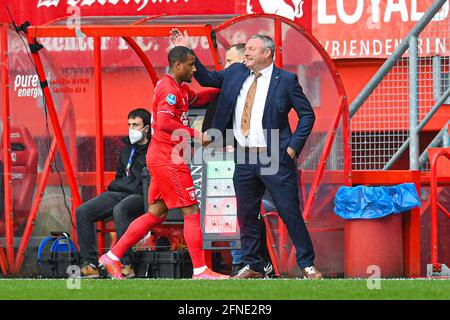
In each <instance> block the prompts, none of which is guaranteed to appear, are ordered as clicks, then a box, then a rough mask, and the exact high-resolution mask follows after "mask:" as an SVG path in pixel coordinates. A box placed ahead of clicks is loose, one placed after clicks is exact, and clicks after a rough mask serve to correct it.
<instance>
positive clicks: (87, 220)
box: [76, 191, 145, 265]
mask: <svg viewBox="0 0 450 320" xmlns="http://www.w3.org/2000/svg"><path fill="white" fill-rule="evenodd" d="M144 210H145V209H144V198H143V196H142V195H139V194H130V193H126V192H115V191H106V192H103V193H101V194H99V195H98V196H97V197H95V198H92V199H91V200H89V201H86V202H85V203H83V204H82V205H80V206H79V207H78V208H77V210H76V213H77V233H78V245H79V247H80V256H81V261H82V262H87V263H92V264H94V265H98V252H97V245H96V222H98V221H102V220H106V219H108V218H110V217H113V219H114V224H115V227H116V234H117V240H119V239H120V238H121V237H122V235H123V234H124V233H125V231H126V230H127V228H128V226H129V225H130V223H131V222H133V220H134V219H136V218H137V217H139V216H141V215H142V214H144V213H145V211H144ZM121 262H122V264H124V265H125V264H132V259H131V249H130V250H128V251H127V252H126V253H125V255H124V256H123V257H122V260H121Z"/></svg>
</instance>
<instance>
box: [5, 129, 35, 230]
mask: <svg viewBox="0 0 450 320" xmlns="http://www.w3.org/2000/svg"><path fill="white" fill-rule="evenodd" d="M10 139H11V180H12V205H13V211H14V227H15V231H20V230H22V229H23V228H24V226H25V223H26V220H27V218H28V215H29V213H30V209H31V204H32V200H33V193H34V187H35V184H36V176H37V165H38V151H37V146H36V143H35V142H34V140H33V138H32V137H31V134H30V131H29V130H28V129H27V128H26V127H11V138H10ZM2 154H3V153H2ZM1 196H2V197H3V196H4V195H3V194H2V195H1ZM4 231H5V225H4V216H2V217H1V219H0V234H4Z"/></svg>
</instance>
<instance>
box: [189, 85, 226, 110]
mask: <svg viewBox="0 0 450 320" xmlns="http://www.w3.org/2000/svg"><path fill="white" fill-rule="evenodd" d="M219 94H220V90H219V89H216V88H204V89H202V90H199V91H197V92H195V91H192V90H191V89H189V91H188V99H189V106H190V107H204V106H205V105H207V104H209V103H211V102H212V101H214V100H215V99H217V97H218V96H219Z"/></svg>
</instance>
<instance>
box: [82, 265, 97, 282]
mask: <svg viewBox="0 0 450 320" xmlns="http://www.w3.org/2000/svg"><path fill="white" fill-rule="evenodd" d="M80 273H81V277H82V278H85V279H98V278H99V272H98V267H97V266H96V265H95V264H93V263H89V262H85V263H83V264H82V265H81V266H80Z"/></svg>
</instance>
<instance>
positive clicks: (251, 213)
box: [233, 162, 314, 272]
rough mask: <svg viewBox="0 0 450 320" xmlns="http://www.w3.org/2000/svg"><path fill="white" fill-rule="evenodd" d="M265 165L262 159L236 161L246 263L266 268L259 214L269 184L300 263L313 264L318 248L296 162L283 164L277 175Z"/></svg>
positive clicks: (240, 223)
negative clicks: (307, 220) (305, 216)
mask: <svg viewBox="0 0 450 320" xmlns="http://www.w3.org/2000/svg"><path fill="white" fill-rule="evenodd" d="M262 167H263V165H261V164H260V163H259V162H257V163H256V164H236V166H235V171H234V177H233V182H234V188H235V191H236V198H237V216H238V222H239V227H240V231H241V250H242V253H243V256H244V263H245V264H248V265H250V267H251V269H253V270H255V271H259V272H262V266H263V260H262V258H261V252H260V250H261V249H260V241H261V224H260V223H259V221H258V214H259V212H260V208H261V199H262V197H263V195H264V192H265V190H266V188H267V190H268V191H269V193H270V194H271V196H272V199H273V201H274V203H275V206H276V208H277V211H278V214H279V215H280V217H281V219H282V220H283V222H284V224H285V225H286V227H287V229H288V233H289V236H290V238H291V240H292V242H293V244H294V246H295V249H296V252H297V253H296V259H297V264H298V265H299V267H300V268H302V269H303V268H305V267H309V266H312V265H313V264H314V248H313V245H312V241H311V238H310V236H309V233H308V230H307V229H306V225H305V222H304V220H303V217H302V214H301V212H300V208H299V196H298V187H297V171H296V168H295V166H294V165H289V166H288V165H286V166H283V165H280V168H279V171H278V172H277V173H276V174H273V175H262V174H261V168H262Z"/></svg>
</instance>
